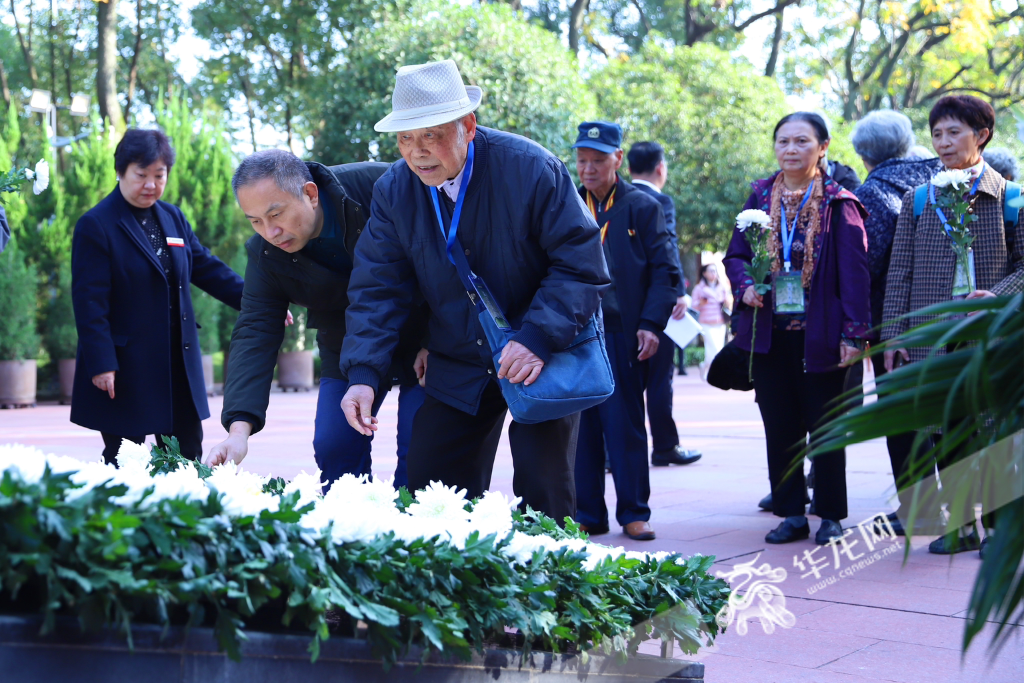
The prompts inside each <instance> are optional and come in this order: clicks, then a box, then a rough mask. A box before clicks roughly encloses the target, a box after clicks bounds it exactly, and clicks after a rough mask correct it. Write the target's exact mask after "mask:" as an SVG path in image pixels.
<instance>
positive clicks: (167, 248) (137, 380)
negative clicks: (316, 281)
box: [71, 129, 284, 462]
mask: <svg viewBox="0 0 1024 683" xmlns="http://www.w3.org/2000/svg"><path fill="white" fill-rule="evenodd" d="M173 165H174V150H173V149H172V148H171V145H170V141H169V140H168V139H167V136H166V135H164V134H163V133H161V132H160V131H157V130H139V129H131V130H129V131H127V132H126V133H125V135H124V137H123V138H122V139H121V142H120V143H118V145H117V148H116V149H115V150H114V168H115V169H116V171H117V177H118V185H117V187H115V188H114V191H113V192H111V193H110V194H109V195H107V197H106V198H105V199H103V200H102V201H101V202H100V203H99V204H97V205H96V206H94V207H93V208H92V209H90V210H89V211H88V212H87V213H86V214H85V215H84V216H82V217H81V218H80V219H79V220H78V223H77V224H76V225H75V232H74V237H73V238H72V243H71V300H72V304H73V306H74V310H75V325H76V327H77V328H78V355H77V365H76V366H75V370H76V372H75V383H74V389H73V391H72V400H71V421H72V422H74V423H75V424H79V425H82V426H83V427H87V428H89V429H97V430H99V431H100V432H101V433H102V435H103V444H104V449H103V457H104V458H105V459H106V461H107V462H114V461H115V460H114V459H115V457H116V456H117V451H118V449H119V448H120V446H121V441H122V439H128V440H130V441H134V442H136V443H142V442H143V441H144V440H145V438H146V435H148V434H156V435H158V437H159V436H174V437H177V439H178V443H179V445H180V447H181V453H182V455H184V456H186V457H188V458H192V459H193V460H195V459H198V458H199V457H200V456H201V455H202V441H203V427H202V420H204V419H205V418H207V417H209V416H210V408H209V406H208V405H207V403H206V385H205V383H204V381H203V364H202V359H201V357H200V350H199V336H198V334H197V332H196V328H197V324H196V322H195V316H194V315H193V313H192V296H191V291H190V288H189V284H190V283H191V284H194V285H196V286H197V287H199V288H200V289H202V290H204V291H206V292H209V293H210V294H211V295H213V296H214V297H216V298H217V299H220V300H221V301H223V302H224V303H225V304H227V305H228V306H231V307H232V308H235V309H238V308H239V307H240V306H241V300H242V278H240V277H238V275H236V274H235V272H234V271H233V270H231V269H230V268H228V267H227V266H226V265H224V263H223V262H221V261H220V259H218V258H217V257H215V256H213V255H212V254H211V253H210V251H209V249H207V248H206V247H204V246H203V245H201V244H200V243H199V240H198V239H196V236H195V234H193V232H192V227H191V226H190V225H189V223H188V221H187V220H185V216H184V215H183V214H182V213H181V210H180V209H179V208H178V207H176V206H174V205H173V204H168V203H166V202H162V201H159V200H160V197H161V196H162V195H163V192H164V186H165V184H166V183H167V175H168V173H170V170H171V167H172V166H173ZM281 319H282V320H283V319H284V315H283V314H282V318H281ZM158 443H160V444H161V445H162V442H161V441H160V439H159V438H158Z"/></svg>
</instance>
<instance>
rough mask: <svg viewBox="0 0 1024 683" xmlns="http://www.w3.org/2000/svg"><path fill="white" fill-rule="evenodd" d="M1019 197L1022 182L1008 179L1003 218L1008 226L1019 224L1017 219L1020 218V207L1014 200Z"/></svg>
mask: <svg viewBox="0 0 1024 683" xmlns="http://www.w3.org/2000/svg"><path fill="white" fill-rule="evenodd" d="M1019 198H1020V183H1015V182H1013V181H1009V180H1008V181H1006V193H1005V194H1004V196H1003V199H1004V200H1005V201H1004V202H1003V220H1004V221H1005V222H1006V225H1007V227H1013V226H1015V225H1017V221H1019V220H1020V207H1019V206H1013V202H1014V200H1016V199H1019Z"/></svg>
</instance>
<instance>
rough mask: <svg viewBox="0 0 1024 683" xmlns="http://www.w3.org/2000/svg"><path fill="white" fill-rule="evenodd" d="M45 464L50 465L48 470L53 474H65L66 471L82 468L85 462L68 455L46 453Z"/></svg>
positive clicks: (75, 470)
mask: <svg viewBox="0 0 1024 683" xmlns="http://www.w3.org/2000/svg"><path fill="white" fill-rule="evenodd" d="M46 464H47V465H49V466H50V471H51V472H53V473H54V474H66V473H68V472H77V471H78V470H80V469H82V466H83V465H84V464H85V463H83V462H82V461H81V460H79V459H77V458H72V457H71V456H69V455H54V454H53V453H48V454H47V455H46Z"/></svg>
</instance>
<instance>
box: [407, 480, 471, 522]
mask: <svg viewBox="0 0 1024 683" xmlns="http://www.w3.org/2000/svg"><path fill="white" fill-rule="evenodd" d="M407 512H408V513H409V514H410V515H412V516H413V517H427V518H434V519H443V520H446V521H450V522H466V521H469V513H468V512H466V489H459V488H456V487H455V486H445V485H444V484H442V483H441V482H439V481H432V482H430V484H428V485H427V487H426V488H425V489H423V490H422V491H418V492H417V493H416V502H415V503H413V504H412V505H410V506H409V508H408V510H407Z"/></svg>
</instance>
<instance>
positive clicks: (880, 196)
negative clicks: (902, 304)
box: [854, 158, 942, 327]
mask: <svg viewBox="0 0 1024 683" xmlns="http://www.w3.org/2000/svg"><path fill="white" fill-rule="evenodd" d="M941 168H942V162H941V161H939V159H937V158H935V159H917V158H911V159H887V160H886V161H883V162H882V163H880V164H879V165H878V166H876V167H875V168H873V169H872V170H871V173H868V177H867V178H865V180H864V184H863V185H861V186H860V187H858V188H857V189H856V190H855V191H854V194H855V195H857V199H859V200H860V202H861V204H863V205H864V208H865V209H867V211H868V217H867V218H865V219H864V229H865V231H867V234H868V273H869V274H870V275H871V324H872V325H874V326H876V327H877V326H878V325H881V324H882V305H883V304H884V302H885V283H886V276H887V275H888V273H889V260H890V259H891V258H892V240H893V237H894V236H895V235H896V220H897V219H898V218H899V217H900V210H901V209H902V208H903V196H904V195H905V194H906V193H907V192H909V191H910V190H912V189H914V188H915V187H917V186H918V185H923V184H925V183H927V182H928V181H929V180H931V178H932V176H933V175H935V174H936V173H937V172H938V171H939V170H941Z"/></svg>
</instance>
